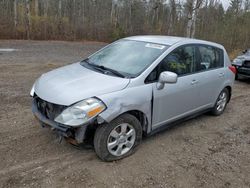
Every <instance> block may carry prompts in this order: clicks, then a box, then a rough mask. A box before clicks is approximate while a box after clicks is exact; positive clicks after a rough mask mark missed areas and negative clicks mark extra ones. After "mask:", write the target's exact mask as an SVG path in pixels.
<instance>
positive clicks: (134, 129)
mask: <svg viewBox="0 0 250 188" xmlns="http://www.w3.org/2000/svg"><path fill="white" fill-rule="evenodd" d="M141 139H142V127H141V124H140V122H139V121H138V119H137V118H136V117H134V116H133V115H130V114H123V115H121V116H119V117H118V118H116V119H114V120H113V121H112V122H110V123H109V124H103V125H100V127H98V128H97V130H96V132H95V137H94V147H95V151H96V154H97V155H98V156H99V157H100V158H101V159H102V160H104V161H113V160H118V159H121V158H124V157H127V156H129V155H131V154H132V153H133V152H134V151H135V149H136V147H137V146H138V145H139V143H140V142H141Z"/></svg>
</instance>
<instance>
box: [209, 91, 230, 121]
mask: <svg viewBox="0 0 250 188" xmlns="http://www.w3.org/2000/svg"><path fill="white" fill-rule="evenodd" d="M228 99H229V92H228V89H227V88H224V89H223V90H222V91H221V93H220V95H219V97H218V98H217V101H216V103H215V105H214V107H213V109H212V111H211V112H212V114H213V115H216V116H219V115H221V114H222V113H223V112H224V110H225V108H226V106H227V102H228Z"/></svg>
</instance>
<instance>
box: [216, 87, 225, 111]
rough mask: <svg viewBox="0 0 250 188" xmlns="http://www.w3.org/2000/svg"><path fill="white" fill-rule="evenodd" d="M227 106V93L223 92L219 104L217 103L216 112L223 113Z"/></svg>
mask: <svg viewBox="0 0 250 188" xmlns="http://www.w3.org/2000/svg"><path fill="white" fill-rule="evenodd" d="M226 104H227V93H226V92H225V91H223V92H221V94H220V96H219V98H218V100H217V103H216V110H217V111H218V112H221V111H223V110H224V109H225V106H226Z"/></svg>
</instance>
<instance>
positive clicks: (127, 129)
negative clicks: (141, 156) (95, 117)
mask: <svg viewBox="0 0 250 188" xmlns="http://www.w3.org/2000/svg"><path fill="white" fill-rule="evenodd" d="M135 137H136V132H135V129H134V127H133V126H132V125H130V124H128V123H122V124H119V125H117V126H116V127H115V128H114V129H113V130H112V131H111V132H110V134H109V137H108V140H107V148H108V151H109V152H110V153H111V154H112V155H114V156H122V155H124V154H126V153H128V152H129V151H130V150H131V148H132V147H133V146H134V144H135Z"/></svg>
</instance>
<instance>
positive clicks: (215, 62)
mask: <svg viewBox="0 0 250 188" xmlns="http://www.w3.org/2000/svg"><path fill="white" fill-rule="evenodd" d="M198 53H199V54H197V71H201V70H208V69H214V68H220V67H223V66H224V58H223V50H221V49H219V48H215V47H212V46H207V45H198Z"/></svg>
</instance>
